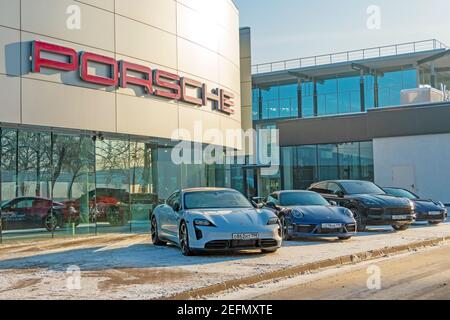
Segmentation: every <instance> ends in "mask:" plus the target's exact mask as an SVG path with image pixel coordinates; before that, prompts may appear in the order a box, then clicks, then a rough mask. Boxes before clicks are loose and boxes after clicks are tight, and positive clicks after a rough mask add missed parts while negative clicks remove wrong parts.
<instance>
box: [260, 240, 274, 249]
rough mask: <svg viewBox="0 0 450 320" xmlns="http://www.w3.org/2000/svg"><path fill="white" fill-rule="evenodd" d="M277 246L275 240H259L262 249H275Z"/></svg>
mask: <svg viewBox="0 0 450 320" xmlns="http://www.w3.org/2000/svg"><path fill="white" fill-rule="evenodd" d="M277 245H278V243H277V241H276V240H273V239H263V240H261V247H262V248H272V247H276V246H277Z"/></svg>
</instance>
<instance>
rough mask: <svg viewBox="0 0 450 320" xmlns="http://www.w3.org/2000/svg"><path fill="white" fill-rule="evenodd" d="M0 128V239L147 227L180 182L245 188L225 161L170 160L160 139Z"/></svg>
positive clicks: (195, 185) (118, 230) (184, 185)
mask: <svg viewBox="0 0 450 320" xmlns="http://www.w3.org/2000/svg"><path fill="white" fill-rule="evenodd" d="M0 131H1V139H0V142H1V144H0V150H1V152H0V178H1V179H0V195H1V196H0V202H1V227H2V229H1V230H0V231H1V236H2V240H5V239H6V240H8V239H26V238H36V237H38V238H44V239H45V238H50V237H67V236H76V235H89V234H98V233H111V232H149V228H150V226H149V214H150V212H151V211H152V210H153V209H154V208H155V206H157V205H158V204H160V203H161V202H162V201H164V200H165V199H167V197H168V196H169V195H170V194H171V193H172V192H173V191H174V190H176V189H179V188H180V187H184V188H188V187H205V186H210V187H235V188H236V189H238V190H240V191H243V192H245V190H242V189H243V187H244V185H241V184H242V181H241V180H240V179H238V178H235V179H232V178H231V177H232V168H231V166H229V165H223V164H217V165H207V164H202V165H187V164H186V165H184V164H183V165H175V164H173V162H172V161H171V152H172V147H171V146H169V145H167V144H166V142H163V141H158V140H152V141H151V142H148V141H134V140H130V139H126V138H125V139H123V138H121V139H117V138H102V137H93V136H90V135H87V134H81V133H80V134H66V133H57V132H43V131H31V130H30V131H28V130H17V129H11V128H0ZM224 156H225V154H224ZM224 163H225V161H224ZM233 170H235V171H236V170H237V169H236V168H234V169H233Z"/></svg>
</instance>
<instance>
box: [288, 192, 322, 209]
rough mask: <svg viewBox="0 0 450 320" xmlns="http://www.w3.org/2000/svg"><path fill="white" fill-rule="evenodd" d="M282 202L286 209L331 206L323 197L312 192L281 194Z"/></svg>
mask: <svg viewBox="0 0 450 320" xmlns="http://www.w3.org/2000/svg"><path fill="white" fill-rule="evenodd" d="M280 200H281V201H280V203H281V205H282V206H284V207H291V206H329V205H330V204H329V203H328V201H327V200H325V199H324V198H323V197H322V196H321V195H319V194H317V193H312V192H286V193H282V194H281V199H280Z"/></svg>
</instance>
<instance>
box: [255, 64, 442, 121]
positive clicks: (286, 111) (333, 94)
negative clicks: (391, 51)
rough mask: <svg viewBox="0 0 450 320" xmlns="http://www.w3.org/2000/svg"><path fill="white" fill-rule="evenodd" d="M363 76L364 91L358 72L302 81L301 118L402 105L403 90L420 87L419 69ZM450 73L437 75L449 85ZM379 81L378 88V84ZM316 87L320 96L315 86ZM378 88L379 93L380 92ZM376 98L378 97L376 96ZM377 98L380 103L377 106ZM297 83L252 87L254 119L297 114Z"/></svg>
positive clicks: (425, 75) (425, 72)
mask: <svg viewBox="0 0 450 320" xmlns="http://www.w3.org/2000/svg"><path fill="white" fill-rule="evenodd" d="M376 74H377V75H376V76H375V73H373V74H370V75H369V74H366V75H364V76H363V78H362V80H363V81H364V93H362V92H361V76H360V75H359V73H357V74H354V75H350V76H339V75H335V76H327V77H326V78H320V77H319V78H315V82H314V81H306V80H304V81H302V84H301V92H302V100H301V109H302V117H303V118H309V117H313V116H314V115H315V114H314V112H315V110H317V115H318V116H329V115H336V114H346V113H358V112H361V110H363V108H362V106H361V101H362V100H364V109H365V110H369V109H373V108H375V107H379V108H383V107H394V106H398V105H400V95H401V91H402V90H404V89H413V88H416V87H417V86H418V83H417V79H418V76H417V70H416V69H405V70H397V71H389V72H385V73H383V72H381V71H376ZM420 78H421V79H422V82H427V81H428V82H430V81H431V79H430V72H429V67H428V66H426V65H425V66H422V67H421V77H420ZM449 79H450V76H449V75H448V72H440V73H438V74H437V77H436V81H437V82H438V83H444V84H449V83H450V80H449ZM376 82H378V87H377V86H376V85H375V84H376ZM315 87H316V89H317V99H315V97H314V91H315V90H314V88H315ZM377 88H378V93H376V92H377ZM375 98H377V99H375ZM376 101H378V106H377V105H376ZM298 108H299V101H298V83H297V82H296V83H292V84H280V85H271V86H268V87H264V86H261V87H259V88H258V87H257V88H254V89H253V119H254V120H267V119H279V118H289V117H294V118H295V117H298V113H299V112H298V111H299V110H298Z"/></svg>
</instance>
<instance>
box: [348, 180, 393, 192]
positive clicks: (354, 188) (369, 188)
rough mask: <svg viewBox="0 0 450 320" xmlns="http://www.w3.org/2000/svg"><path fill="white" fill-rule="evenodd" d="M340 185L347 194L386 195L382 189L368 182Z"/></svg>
mask: <svg viewBox="0 0 450 320" xmlns="http://www.w3.org/2000/svg"><path fill="white" fill-rule="evenodd" d="M341 185H342V187H343V188H344V189H345V191H346V193H347V194H386V192H384V191H383V189H381V188H380V187H378V186H377V185H376V184H374V183H372V182H368V181H343V182H341Z"/></svg>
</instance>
